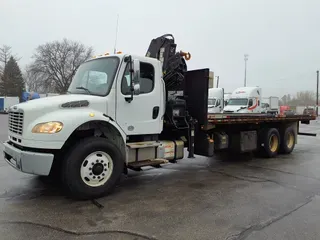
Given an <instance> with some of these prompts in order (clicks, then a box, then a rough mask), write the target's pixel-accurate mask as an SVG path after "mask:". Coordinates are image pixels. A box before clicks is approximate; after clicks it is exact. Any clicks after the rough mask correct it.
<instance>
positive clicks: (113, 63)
mask: <svg viewBox="0 0 320 240" xmlns="http://www.w3.org/2000/svg"><path fill="white" fill-rule="evenodd" d="M118 65H119V58H118V57H106V58H99V59H95V60H91V61H88V62H85V63H83V64H82V65H80V67H79V68H78V70H77V72H76V74H75V76H74V78H73V80H72V82H71V84H70V86H69V89H68V93H72V94H91V95H98V96H106V95H108V94H109V92H110V89H111V86H112V83H113V80H114V77H115V74H116V72H117V69H118Z"/></svg>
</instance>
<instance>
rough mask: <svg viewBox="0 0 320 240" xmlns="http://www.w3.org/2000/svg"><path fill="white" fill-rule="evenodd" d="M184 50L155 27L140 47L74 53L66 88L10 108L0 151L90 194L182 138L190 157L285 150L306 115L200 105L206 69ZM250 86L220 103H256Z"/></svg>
mask: <svg viewBox="0 0 320 240" xmlns="http://www.w3.org/2000/svg"><path fill="white" fill-rule="evenodd" d="M189 59H190V54H189V53H185V52H182V51H180V52H177V51H176V44H175V42H174V38H173V36H172V35H164V36H161V37H158V38H155V39H153V40H152V41H151V43H150V46H149V48H148V51H147V53H146V55H145V56H136V55H131V54H113V55H108V54H105V55H101V56H98V57H96V58H93V59H90V60H88V61H86V62H84V63H83V64H82V65H80V67H79V68H78V69H77V72H76V74H75V76H74V78H73V80H72V82H71V84H70V86H69V89H68V94H66V95H61V96H53V97H48V98H41V99H38V100H36V101H28V102H26V103H21V104H18V105H15V106H13V107H11V108H10V111H9V121H8V126H9V130H8V140H7V141H5V142H4V156H5V160H6V161H7V163H8V164H10V165H11V166H12V167H14V168H15V169H17V170H19V171H22V172H25V173H30V174H34V175H43V176H49V177H52V178H53V179H55V178H59V179H61V181H62V186H64V187H65V188H66V190H67V191H68V192H69V193H70V195H71V196H72V197H74V198H78V199H93V198H98V197H101V196H103V195H106V194H107V193H109V192H110V191H112V189H113V187H114V186H115V185H116V183H117V182H118V180H119V178H120V176H121V175H122V174H123V173H124V174H127V173H128V172H127V170H128V169H132V170H140V169H141V167H144V166H156V167H157V166H159V165H160V164H165V163H167V162H168V161H171V162H173V163H174V162H176V161H177V160H178V159H182V158H184V148H185V147H186V148H187V150H188V152H189V155H188V157H190V158H193V157H194V154H196V155H201V156H207V157H210V156H213V154H214V153H218V152H220V151H228V152H232V151H234V152H256V153H257V154H259V155H262V156H265V157H276V156H277V154H289V153H291V152H292V151H293V149H294V146H295V144H296V142H297V135H298V134H299V132H298V129H299V122H301V123H305V124H308V123H309V122H310V120H314V119H315V117H314V116H311V115H295V116H281V117H278V116H272V115H266V114H253V113H250V114H246V113H243V114H233V113H215V114H210V113H209V114H208V89H209V85H210V84H209V79H210V77H209V76H210V70H209V69H208V68H203V69H198V70H192V71H188V70H187V65H186V60H189ZM207 64H208V65H209V63H207ZM97 78H98V79H97ZM251 90H252V91H255V92H257V91H259V93H258V92H257V93H256V94H253V93H252V94H246V92H247V91H249V88H245V89H242V90H241V89H239V90H238V92H239V93H235V94H234V95H233V96H232V98H230V101H229V104H228V105H227V106H232V107H234V106H240V107H241V106H242V107H244V108H245V109H248V108H250V107H253V106H256V107H257V106H259V104H258V102H257V99H256V98H258V96H259V95H260V89H259V88H252V89H251ZM243 91H244V92H243ZM241 92H243V94H242V93H241ZM169 96H170V97H169ZM195 161H197V159H195Z"/></svg>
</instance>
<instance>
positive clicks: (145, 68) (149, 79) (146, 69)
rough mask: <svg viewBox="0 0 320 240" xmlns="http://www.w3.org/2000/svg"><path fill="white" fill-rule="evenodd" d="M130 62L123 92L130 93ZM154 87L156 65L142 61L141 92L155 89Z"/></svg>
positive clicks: (125, 73)
mask: <svg viewBox="0 0 320 240" xmlns="http://www.w3.org/2000/svg"><path fill="white" fill-rule="evenodd" d="M129 66H130V65H129V64H127V66H126V70H125V72H124V75H123V78H122V81H121V93H122V94H124V95H130V94H131V91H130V72H129ZM153 88H154V67H153V65H152V64H150V63H144V62H140V94H146V93H150V92H152V91H153Z"/></svg>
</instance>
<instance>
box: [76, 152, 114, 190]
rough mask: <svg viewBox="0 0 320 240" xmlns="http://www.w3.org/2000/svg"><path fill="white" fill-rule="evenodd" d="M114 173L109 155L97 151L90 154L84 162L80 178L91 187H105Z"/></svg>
mask: <svg viewBox="0 0 320 240" xmlns="http://www.w3.org/2000/svg"><path fill="white" fill-rule="evenodd" d="M112 172H113V161H112V158H111V157H110V155H109V154H107V153H106V152H102V151H96V152H93V153H91V154H89V155H88V156H87V157H86V158H85V159H84V160H83V162H82V164H81V167H80V176H81V179H82V181H83V182H84V183H85V184H86V185H88V186H90V187H100V186H102V185H104V184H105V183H106V182H107V181H108V180H109V178H110V177H111V174H112Z"/></svg>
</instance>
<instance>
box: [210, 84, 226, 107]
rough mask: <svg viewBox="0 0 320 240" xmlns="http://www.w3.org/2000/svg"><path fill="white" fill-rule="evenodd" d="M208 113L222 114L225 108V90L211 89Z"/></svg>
mask: <svg viewBox="0 0 320 240" xmlns="http://www.w3.org/2000/svg"><path fill="white" fill-rule="evenodd" d="M208 95H209V98H208V113H220V112H222V110H223V107H224V98H223V96H224V90H223V88H209V93H208Z"/></svg>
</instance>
